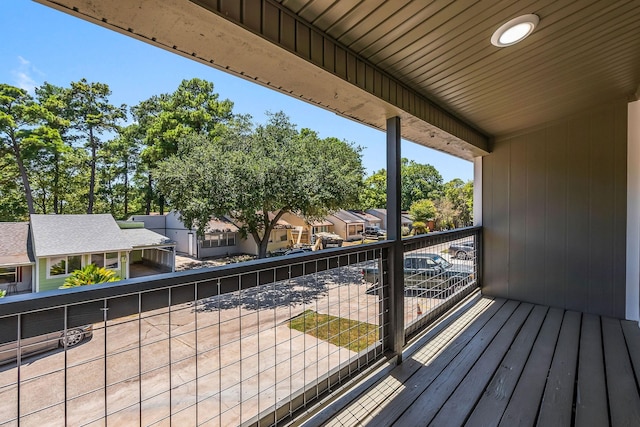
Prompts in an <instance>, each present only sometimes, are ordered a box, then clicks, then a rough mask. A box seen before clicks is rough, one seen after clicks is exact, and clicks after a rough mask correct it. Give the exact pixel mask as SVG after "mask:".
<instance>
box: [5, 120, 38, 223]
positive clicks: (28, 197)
mask: <svg viewBox="0 0 640 427" xmlns="http://www.w3.org/2000/svg"><path fill="white" fill-rule="evenodd" d="M11 148H12V149H13V154H14V155H15V156H16V163H17V164H18V170H19V171H20V177H21V178H22V186H23V188H24V196H25V199H26V200H27V209H29V215H31V214H34V213H36V211H35V209H34V207H33V194H32V193H31V185H29V177H28V176H27V170H26V169H25V167H24V163H23V162H22V156H21V155H20V147H19V146H18V141H16V139H15V137H14V135H13V132H11Z"/></svg>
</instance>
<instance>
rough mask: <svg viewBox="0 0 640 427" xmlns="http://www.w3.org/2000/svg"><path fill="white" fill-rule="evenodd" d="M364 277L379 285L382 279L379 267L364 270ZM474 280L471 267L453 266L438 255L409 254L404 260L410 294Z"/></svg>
mask: <svg viewBox="0 0 640 427" xmlns="http://www.w3.org/2000/svg"><path fill="white" fill-rule="evenodd" d="M362 276H363V280H364V281H365V282H368V283H373V284H375V283H377V282H378V279H379V277H380V273H379V271H378V267H377V266H371V267H366V268H364V269H363V270H362ZM473 278H474V275H473V269H472V268H471V266H468V265H461V264H452V263H450V262H449V261H447V260H446V259H444V258H442V257H441V256H440V255H438V254H424V253H409V254H406V255H405V258H404V286H405V291H407V292H409V293H411V291H424V290H426V289H434V288H435V289H448V288H450V287H452V286H457V285H466V284H468V283H469V282H471V281H472V280H473Z"/></svg>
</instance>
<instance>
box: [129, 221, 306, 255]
mask: <svg viewBox="0 0 640 427" xmlns="http://www.w3.org/2000/svg"><path fill="white" fill-rule="evenodd" d="M269 217H270V218H271V219H273V218H274V217H275V215H274V214H273V213H269ZM128 222H139V223H142V224H144V228H146V229H148V230H153V231H156V232H158V233H160V234H163V235H166V236H167V237H169V238H171V240H173V241H175V242H176V252H177V253H181V254H184V255H188V256H194V257H196V258H198V259H203V258H215V257H222V256H228V255H236V254H251V255H257V254H258V244H257V243H256V242H255V241H254V239H253V237H252V236H247V238H241V236H240V233H239V229H238V227H237V226H236V225H235V224H233V223H232V222H231V221H230V220H229V219H227V218H225V217H221V218H211V219H210V220H209V222H208V223H207V225H206V227H205V232H204V235H203V236H198V233H197V229H196V228H191V229H189V228H187V227H186V226H185V225H184V222H182V219H181V218H180V213H179V212H176V211H171V212H168V213H166V214H164V215H133V216H131V217H130V218H129V219H128ZM294 234H296V233H295V227H294V226H293V225H291V224H290V223H289V222H287V221H286V220H284V219H283V218H281V219H280V220H279V221H278V223H277V224H276V225H275V227H274V228H273V230H272V231H271V236H270V238H269V244H268V246H267V252H273V251H277V250H280V249H285V248H288V247H290V246H292V240H293V239H296V238H297V236H296V237H294Z"/></svg>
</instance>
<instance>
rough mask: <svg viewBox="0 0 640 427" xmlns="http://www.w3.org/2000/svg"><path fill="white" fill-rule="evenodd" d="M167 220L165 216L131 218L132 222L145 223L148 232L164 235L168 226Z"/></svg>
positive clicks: (134, 216) (136, 216)
mask: <svg viewBox="0 0 640 427" xmlns="http://www.w3.org/2000/svg"><path fill="white" fill-rule="evenodd" d="M166 218H167V216H165V215H133V216H132V217H131V218H129V219H130V220H132V221H137V222H142V223H144V228H146V229H147V230H151V231H155V232H156V233H160V234H162V235H165V236H166V234H164V230H165V228H167V226H166Z"/></svg>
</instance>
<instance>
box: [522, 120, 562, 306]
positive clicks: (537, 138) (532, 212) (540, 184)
mask: <svg viewBox="0 0 640 427" xmlns="http://www.w3.org/2000/svg"><path fill="white" fill-rule="evenodd" d="M544 138H545V133H544V132H540V131H539V132H536V133H533V134H530V135H528V136H527V138H526V144H527V165H526V170H527V172H526V173H527V213H526V215H527V224H526V232H527V246H526V252H527V255H526V272H525V275H526V282H525V283H526V285H525V291H526V293H527V299H526V300H527V301H544V299H545V298H544V283H543V280H544V271H545V268H546V266H545V263H544V261H545V257H544V253H545V250H546V248H545V228H546V226H547V224H546V222H545V216H546V215H545V213H546V208H547V206H546V205H547V200H546V194H545V183H546V175H547V173H546V172H547V166H546V165H545V141H544ZM552 305H557V302H555V300H554V303H553V304H552Z"/></svg>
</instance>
